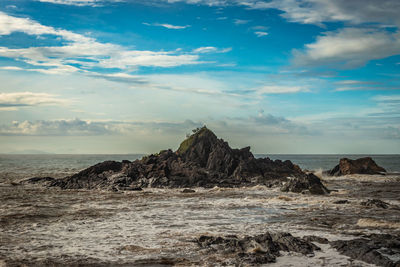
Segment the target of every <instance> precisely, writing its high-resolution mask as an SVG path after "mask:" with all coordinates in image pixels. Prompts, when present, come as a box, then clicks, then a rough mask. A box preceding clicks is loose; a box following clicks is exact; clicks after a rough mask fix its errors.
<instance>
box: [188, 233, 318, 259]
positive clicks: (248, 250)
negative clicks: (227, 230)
mask: <svg viewBox="0 0 400 267" xmlns="http://www.w3.org/2000/svg"><path fill="white" fill-rule="evenodd" d="M196 242H197V243H198V244H199V246H200V247H201V248H204V249H208V253H221V254H224V255H226V257H227V258H229V257H230V258H232V260H233V261H234V262H235V264H236V266H242V265H241V264H256V265H258V264H266V263H271V262H275V261H276V257H279V256H280V255H281V254H280V251H290V252H297V253H301V254H303V255H309V256H313V255H314V250H319V249H320V248H319V247H317V246H316V245H314V244H313V243H311V242H309V241H306V240H304V239H301V238H297V237H294V236H292V235H291V234H289V233H269V232H266V233H264V234H261V235H257V236H246V237H243V238H238V237H237V236H226V237H216V236H201V237H200V238H198V239H197V240H196Z"/></svg>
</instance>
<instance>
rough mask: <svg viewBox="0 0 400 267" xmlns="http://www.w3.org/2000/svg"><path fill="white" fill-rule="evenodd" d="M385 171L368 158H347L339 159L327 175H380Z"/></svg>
mask: <svg viewBox="0 0 400 267" xmlns="http://www.w3.org/2000/svg"><path fill="white" fill-rule="evenodd" d="M385 172H386V170H385V169H384V168H382V167H380V166H378V165H377V164H376V163H375V161H374V160H373V159H372V158H370V157H365V158H359V159H356V160H351V159H348V158H343V159H340V162H339V165H336V167H335V168H333V169H332V170H330V171H328V174H329V175H332V176H341V175H347V174H382V173H385Z"/></svg>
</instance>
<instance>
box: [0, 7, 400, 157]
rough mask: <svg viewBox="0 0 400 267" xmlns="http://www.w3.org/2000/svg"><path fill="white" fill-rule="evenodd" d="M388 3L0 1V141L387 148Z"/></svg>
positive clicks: (394, 147)
mask: <svg viewBox="0 0 400 267" xmlns="http://www.w3.org/2000/svg"><path fill="white" fill-rule="evenodd" d="M399 13H400V2H399V1H397V0H379V1H378V0H352V1H347V0H337V1H329V0H269V1H263V0H257V1H256V0H246V1H244V0H231V1H224V0H149V1H136V0H29V1H27V0H2V1H1V2H0V81H1V83H0V150H1V152H3V153H8V152H26V151H32V150H35V151H46V152H52V153H135V152H137V153H151V152H156V151H158V150H160V149H163V148H167V147H170V148H172V149H175V148H176V147H177V146H178V145H179V142H180V141H181V140H182V139H183V138H184V137H185V134H186V133H189V132H190V131H191V129H193V128H196V127H198V126H201V125H204V124H205V125H207V126H208V127H209V128H211V129H212V130H214V131H215V132H216V134H217V135H218V136H220V137H222V138H224V139H226V140H228V141H229V142H230V144H231V145H232V146H234V147H241V146H246V145H251V146H252V150H253V151H254V152H256V153H300V154H301V153H370V154H373V153H400V142H399V139H400V93H399V90H400V31H399V26H400V17H399V16H398V14H399Z"/></svg>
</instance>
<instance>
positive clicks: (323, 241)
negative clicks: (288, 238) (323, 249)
mask: <svg viewBox="0 0 400 267" xmlns="http://www.w3.org/2000/svg"><path fill="white" fill-rule="evenodd" d="M303 240H305V241H307V242H317V243H320V244H329V240H328V239H326V238H325V237H320V236H315V235H307V236H303Z"/></svg>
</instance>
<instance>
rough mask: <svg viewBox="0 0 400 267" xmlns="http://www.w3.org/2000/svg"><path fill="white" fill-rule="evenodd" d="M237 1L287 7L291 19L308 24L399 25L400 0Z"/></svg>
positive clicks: (272, 6) (262, 6)
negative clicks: (345, 22) (375, 23)
mask: <svg viewBox="0 0 400 267" xmlns="http://www.w3.org/2000/svg"><path fill="white" fill-rule="evenodd" d="M236 3H237V4H240V3H242V4H243V5H245V6H247V7H249V8H253V9H269V8H275V9H279V10H282V11H284V13H283V14H282V16H283V17H285V18H287V19H288V20H290V21H293V22H299V23H305V24H322V23H324V22H331V21H348V22H351V23H355V24H360V23H364V22H377V23H389V24H392V23H394V24H397V25H400V18H399V16H398V10H400V2H399V1H397V0H351V1H348V0H335V1H331V0H272V1H256V0H254V1H252V0H248V1H246V2H244V1H243V2H242V1H238V2H236Z"/></svg>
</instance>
